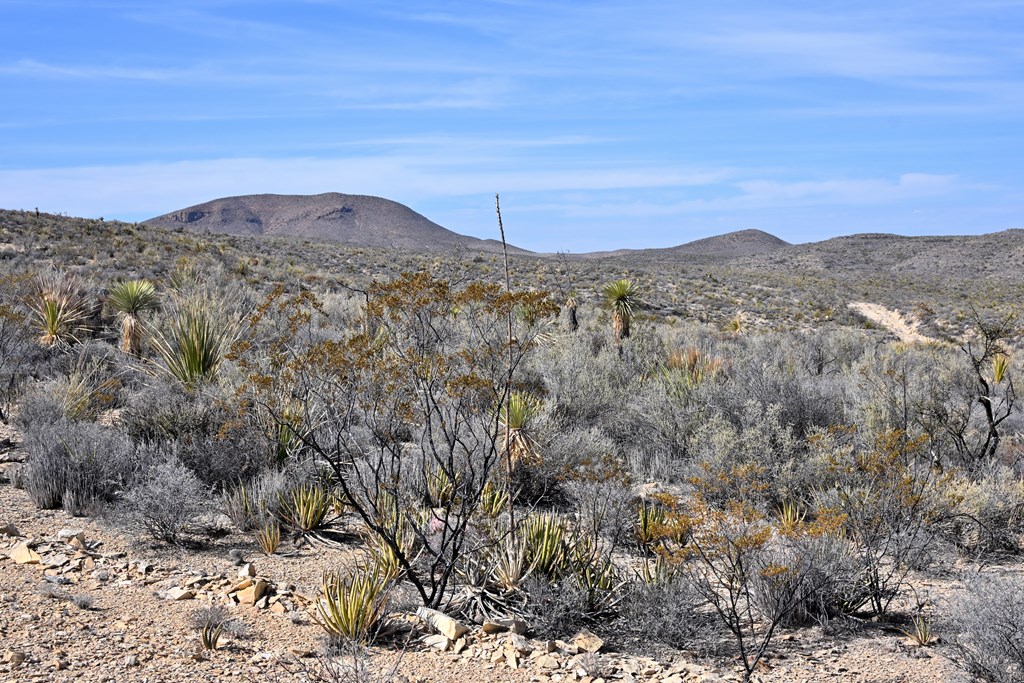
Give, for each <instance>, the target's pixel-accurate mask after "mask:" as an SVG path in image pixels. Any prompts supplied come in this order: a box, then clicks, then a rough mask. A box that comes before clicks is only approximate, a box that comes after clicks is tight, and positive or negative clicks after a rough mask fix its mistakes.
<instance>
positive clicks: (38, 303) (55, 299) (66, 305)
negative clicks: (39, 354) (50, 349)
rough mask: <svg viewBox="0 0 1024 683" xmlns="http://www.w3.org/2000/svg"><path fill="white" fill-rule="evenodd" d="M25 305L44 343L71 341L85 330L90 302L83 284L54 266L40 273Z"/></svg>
mask: <svg viewBox="0 0 1024 683" xmlns="http://www.w3.org/2000/svg"><path fill="white" fill-rule="evenodd" d="M28 305H29V308H30V309H31V310H32V312H33V314H35V318H36V322H37V323H38V324H39V343H40V344H42V345H43V346H66V345H68V344H73V343H75V342H77V341H78V337H79V335H81V334H82V333H83V332H85V331H87V330H88V325H87V322H88V319H89V316H90V315H91V313H92V306H91V305H90V304H89V300H88V297H87V295H86V293H85V289H84V287H83V286H82V285H81V283H80V282H79V280H78V278H77V277H75V276H74V275H72V274H69V273H61V272H58V271H56V270H51V271H49V272H46V273H41V274H40V275H39V277H38V278H37V279H36V283H35V288H34V291H33V292H32V296H31V298H30V299H29V301H28Z"/></svg>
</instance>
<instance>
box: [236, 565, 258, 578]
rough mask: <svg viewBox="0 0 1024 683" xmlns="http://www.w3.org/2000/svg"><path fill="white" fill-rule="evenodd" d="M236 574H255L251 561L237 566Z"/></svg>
mask: <svg viewBox="0 0 1024 683" xmlns="http://www.w3.org/2000/svg"><path fill="white" fill-rule="evenodd" d="M238 575H239V576H241V577H242V578H247V577H248V578H252V577H254V576H256V567H254V566H253V565H252V563H251V562H247V563H245V564H243V565H242V566H241V567H239V568H238Z"/></svg>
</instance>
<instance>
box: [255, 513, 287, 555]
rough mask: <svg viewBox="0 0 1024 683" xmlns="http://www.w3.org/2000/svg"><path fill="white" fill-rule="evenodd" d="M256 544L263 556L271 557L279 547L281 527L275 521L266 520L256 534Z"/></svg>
mask: <svg viewBox="0 0 1024 683" xmlns="http://www.w3.org/2000/svg"><path fill="white" fill-rule="evenodd" d="M256 543H257V544H258V545H259V546H260V550H262V551H263V553H264V554H265V555H273V554H274V553H276V552H277V549H278V547H279V546H280V545H281V525H279V524H278V523H277V520H273V519H271V520H268V521H267V522H266V523H265V524H264V525H263V526H262V527H260V529H259V531H257V532H256Z"/></svg>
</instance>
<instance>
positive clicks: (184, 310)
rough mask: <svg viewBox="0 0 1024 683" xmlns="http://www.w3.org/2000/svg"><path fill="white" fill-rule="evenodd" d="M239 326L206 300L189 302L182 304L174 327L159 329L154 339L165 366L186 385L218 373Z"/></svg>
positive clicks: (210, 378) (212, 376)
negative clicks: (160, 330)
mask: <svg viewBox="0 0 1024 683" xmlns="http://www.w3.org/2000/svg"><path fill="white" fill-rule="evenodd" d="M237 334H238V326H237V325H236V324H235V323H234V321H232V320H231V319H230V318H228V317H227V315H226V314H225V313H224V312H221V311H217V310H216V309H214V308H213V307H212V306H211V305H210V304H207V303H205V302H196V301H191V302H185V303H183V304H181V305H180V306H179V307H178V310H177V311H176V315H175V316H174V318H173V319H172V321H171V325H170V329H168V330H167V331H166V332H159V331H158V332H157V333H156V334H155V335H154V338H153V342H154V346H155V347H156V350H157V353H159V355H160V360H161V367H162V369H163V370H164V371H165V372H167V373H168V374H170V375H171V376H172V377H174V378H175V379H177V380H178V381H179V382H181V383H182V384H184V385H185V386H193V385H195V384H197V383H199V382H201V381H207V380H212V379H214V378H215V377H216V376H217V371H218V370H219V369H220V366H221V363H222V362H223V361H224V358H225V356H227V353H228V349H229V348H230V347H231V345H232V344H233V343H234V341H235V338H236V336H237Z"/></svg>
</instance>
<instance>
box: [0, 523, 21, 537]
mask: <svg viewBox="0 0 1024 683" xmlns="http://www.w3.org/2000/svg"><path fill="white" fill-rule="evenodd" d="M0 536H11V537H14V536H21V532H20V531H18V527H16V526H14V525H13V524H3V525H0Z"/></svg>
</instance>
